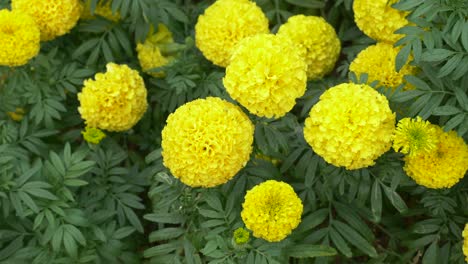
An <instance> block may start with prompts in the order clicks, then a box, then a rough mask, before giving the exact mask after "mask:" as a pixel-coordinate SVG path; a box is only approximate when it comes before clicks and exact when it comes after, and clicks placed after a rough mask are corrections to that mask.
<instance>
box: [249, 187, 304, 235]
mask: <svg viewBox="0 0 468 264" xmlns="http://www.w3.org/2000/svg"><path fill="white" fill-rule="evenodd" d="M302 210H303V206H302V201H301V199H299V197H298V196H297V194H296V193H295V192H294V189H293V188H292V187H291V185H289V184H287V183H284V182H280V181H274V180H269V181H266V182H263V183H261V184H259V185H257V186H255V187H253V188H252V189H250V190H249V191H247V194H246V195H245V201H244V203H243V204H242V212H241V217H242V221H244V223H245V226H246V227H247V228H248V229H250V230H252V231H253V236H254V237H258V238H263V239H265V240H267V241H269V242H278V241H281V240H283V239H284V238H286V237H287V236H288V235H289V234H291V232H292V230H293V229H295V228H296V227H297V226H298V225H299V223H300V222H301V215H302Z"/></svg>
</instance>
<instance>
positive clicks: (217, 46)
mask: <svg viewBox="0 0 468 264" xmlns="http://www.w3.org/2000/svg"><path fill="white" fill-rule="evenodd" d="M268 32H269V29H268V19H267V18H266V16H265V14H263V12H262V10H261V9H260V8H259V7H258V6H257V5H256V4H255V3H254V2H251V1H248V0H218V1H216V2H215V3H214V4H212V5H211V6H210V7H208V8H207V9H206V10H205V13H204V14H203V15H201V16H199V17H198V21H197V24H196V25H195V43H196V45H197V47H198V48H199V49H200V51H201V52H202V53H203V55H204V56H205V57H206V58H207V59H208V60H210V61H211V62H213V63H214V64H216V65H218V66H221V67H226V66H227V65H228V64H229V61H230V57H231V54H232V52H233V51H234V49H235V46H236V45H237V43H238V42H239V41H240V40H242V39H243V38H245V37H248V36H253V35H256V34H260V33H268Z"/></svg>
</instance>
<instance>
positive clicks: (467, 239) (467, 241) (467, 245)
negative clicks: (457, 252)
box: [462, 224, 468, 262]
mask: <svg viewBox="0 0 468 264" xmlns="http://www.w3.org/2000/svg"><path fill="white" fill-rule="evenodd" d="M462 235H463V254H464V255H465V261H466V262H468V224H466V225H465V229H463V233H462Z"/></svg>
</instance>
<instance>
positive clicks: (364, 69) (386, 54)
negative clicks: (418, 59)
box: [349, 43, 416, 90]
mask: <svg viewBox="0 0 468 264" xmlns="http://www.w3.org/2000/svg"><path fill="white" fill-rule="evenodd" d="M399 50H400V49H399V48H396V47H393V45H391V44H388V43H377V44H376V45H372V46H369V47H367V48H366V49H364V50H362V51H361V52H360V53H359V54H358V55H357V57H356V58H355V59H354V60H353V61H352V62H351V65H349V70H350V71H352V72H354V73H355V74H356V75H357V76H359V75H361V74H363V73H367V74H368V76H369V78H368V83H371V82H373V81H379V83H380V84H381V85H384V86H387V87H392V88H396V87H397V86H399V85H400V84H405V87H404V89H405V90H408V89H410V88H411V86H410V85H408V84H407V83H406V81H405V79H404V78H403V77H404V76H405V75H412V74H415V73H416V67H414V66H410V65H409V64H408V63H406V64H405V65H404V66H403V67H402V68H401V69H400V71H398V72H397V71H395V60H396V56H397V54H398V52H399Z"/></svg>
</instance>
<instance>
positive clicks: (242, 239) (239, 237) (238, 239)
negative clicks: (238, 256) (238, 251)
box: [233, 227, 250, 245]
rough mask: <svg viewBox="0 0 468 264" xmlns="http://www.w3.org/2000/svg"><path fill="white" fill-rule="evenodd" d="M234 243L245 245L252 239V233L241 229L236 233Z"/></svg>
mask: <svg viewBox="0 0 468 264" xmlns="http://www.w3.org/2000/svg"><path fill="white" fill-rule="evenodd" d="M233 238H234V242H235V243H236V244H237V245H243V244H245V243H247V242H248V241H249V239H250V233H249V231H247V230H246V229H244V228H242V227H239V228H237V229H236V230H235V231H234V237H233Z"/></svg>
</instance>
